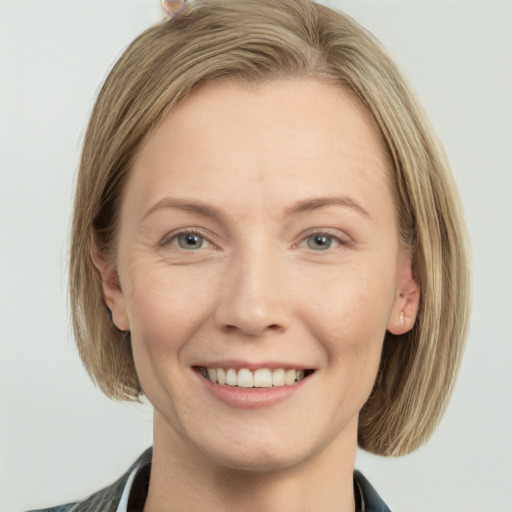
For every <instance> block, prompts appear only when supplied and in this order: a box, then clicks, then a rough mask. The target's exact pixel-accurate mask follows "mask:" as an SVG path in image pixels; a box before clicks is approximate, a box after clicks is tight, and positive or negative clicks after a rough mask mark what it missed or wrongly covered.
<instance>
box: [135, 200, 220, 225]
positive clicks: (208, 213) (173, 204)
mask: <svg viewBox="0 0 512 512" xmlns="http://www.w3.org/2000/svg"><path fill="white" fill-rule="evenodd" d="M168 208H170V209H172V208H175V209H178V210H184V211H187V212H192V213H197V214H199V215H203V216H205V217H212V218H214V219H221V218H222V217H223V215H222V213H221V212H220V211H219V210H217V208H215V207H213V206H210V205H208V204H206V203H203V202H202V201H197V200H191V199H180V198H175V197H174V198H173V197H165V198H164V199H162V200H160V201H158V203H156V204H155V205H154V206H152V207H151V208H150V209H149V210H148V211H147V212H146V213H145V214H144V217H143V219H144V220H145V219H146V218H147V217H149V216H150V215H151V214H153V213H154V212H156V211H158V210H166V209H168Z"/></svg>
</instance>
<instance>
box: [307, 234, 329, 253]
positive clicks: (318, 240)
mask: <svg viewBox="0 0 512 512" xmlns="http://www.w3.org/2000/svg"><path fill="white" fill-rule="evenodd" d="M332 242H333V237H332V236H329V235H321V234H319V235H313V236H310V237H308V238H307V242H306V243H307V244H308V247H309V248H310V249H313V250H314V251H326V250H327V249H330V248H331V246H332Z"/></svg>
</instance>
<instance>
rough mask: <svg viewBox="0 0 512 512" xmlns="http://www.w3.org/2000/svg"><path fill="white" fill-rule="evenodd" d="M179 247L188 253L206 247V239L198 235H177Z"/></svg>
mask: <svg viewBox="0 0 512 512" xmlns="http://www.w3.org/2000/svg"><path fill="white" fill-rule="evenodd" d="M176 241H177V242H178V245H179V246H180V247H181V248H182V249H185V250H187V251H193V250H196V249H201V247H203V245H204V242H205V240H204V238H203V237H202V236H201V235H198V234H196V233H180V234H179V235H176Z"/></svg>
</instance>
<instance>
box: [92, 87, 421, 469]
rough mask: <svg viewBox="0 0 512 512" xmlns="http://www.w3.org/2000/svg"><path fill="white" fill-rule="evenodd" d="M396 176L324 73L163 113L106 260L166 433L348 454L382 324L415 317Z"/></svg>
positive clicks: (257, 460) (277, 462)
mask: <svg viewBox="0 0 512 512" xmlns="http://www.w3.org/2000/svg"><path fill="white" fill-rule="evenodd" d="M388 176H389V162H388V158H387V156H386V152H385V150H384V148H383V144H382V142H381V140H380V138H379V136H378V134H377V131H376V129H375V128H374V126H373V124H372V122H371V120H370V118H369V116H368V115H367V114H366V112H365V111H364V110H363V108H362V107H360V106H359V104H358V103H357V102H356V101H355V100H354V99H353V98H352V97H351V96H350V95H349V94H348V93H347V92H344V91H343V90H341V89H339V88H335V87H333V86H329V85H326V84H321V83H317V82H314V81H305V80H303V81H300V80H297V81H292V80H289V81H276V82H273V83H270V84H266V85H262V86H256V87H251V88H249V87H247V86H242V85H238V84H226V83H223V84H221V85H217V86H211V85H210V86H204V87H203V88H201V89H199V90H197V91H196V92H195V93H193V94H192V95H191V96H189V97H188V98H187V99H186V100H184V101H183V102H182V103H180V104H179V105H178V106H177V108H175V109H174V110H173V112H172V113H171V114H170V115H169V117H168V118H167V119H165V121H164V122H163V123H162V124H161V126H160V127H159V128H158V129H157V130H156V132H155V133H154V134H153V135H152V136H151V138H150V139H149V140H148V141H147V143H146V144H145V145H144V147H143V148H142V150H141V151H140V153H139V155H138V158H137V159H136V161H135V163H134V165H133V170H132V174H131V176H130V179H129V182H128V184H127V186H126V190H125V195H124V198H123V203H122V210H121V216H120V219H121V220H120V230H119V246H118V253H117V256H116V262H115V266H114V265H113V264H107V265H104V266H103V267H101V264H100V265H99V267H101V268H100V271H101V272H102V276H103V282H104V292H105V299H106V302H107V304H108V305H109V307H110V308H111V309H112V311H113V318H114V322H115V323H116V325H117V326H118V327H119V328H121V329H123V330H129V331H130V332H131V340H132V345H133V353H134V359H135V364H136V368H137V373H138V376H139V379H140V382H141V385H142V387H143V390H144V392H145V394H146V395H147V397H148V398H149V400H150V401H151V403H152V404H153V406H154V408H155V435H156V437H157V438H158V437H160V438H166V439H172V440H173V443H176V444H178V445H180V446H182V447H184V449H186V450H188V452H189V453H196V454H200V455H201V457H203V458H205V460H208V461H209V462H211V463H213V464H218V465H221V466H226V467H232V468H244V469H257V470H263V469H275V468H279V467H288V466H292V465H293V464H298V463H300V462H301V461H304V460H307V459H308V458H311V457H313V456H315V455H318V454H321V453H324V452H325V453H328V452H329V450H330V451H331V452H334V451H343V450H347V449H353V450H355V446H356V435H357V418H358V413H359V411H360V409H361V408H362V406H363V404H364V403H365V401H366V399H367V398H368V396H369V393H370V391H371V389H372V386H373V383H374V380H375V377H376V373H377V370H378V366H379V360H380V355H381V349H382V343H383V339H384V335H385V332H386V329H389V330H390V331H391V332H393V333H395V334H401V333H402V332H405V331H406V330H408V328H410V326H412V324H411V322H412V323H413V322H414V316H415V313H416V310H415V307H414V304H413V302H414V301H413V300H411V297H412V296H413V290H416V291H417V288H416V287H415V284H414V282H413V281H412V277H411V264H410V259H409V257H408V255H407V254H405V253H404V252H403V251H402V250H401V248H400V244H399V238H398V229H397V221H396V214H395V211H394V205H393V200H392V194H391V191H390V186H389V183H388ZM114 273H115V277H113V276H114ZM414 293H416V292H414Z"/></svg>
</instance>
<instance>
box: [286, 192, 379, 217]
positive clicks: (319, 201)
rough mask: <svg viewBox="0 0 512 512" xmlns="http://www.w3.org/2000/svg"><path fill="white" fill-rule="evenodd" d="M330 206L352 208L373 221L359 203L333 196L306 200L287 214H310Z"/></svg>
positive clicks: (290, 209)
mask: <svg viewBox="0 0 512 512" xmlns="http://www.w3.org/2000/svg"><path fill="white" fill-rule="evenodd" d="M328 206H342V207H345V208H351V209H353V210H355V211H356V212H358V213H359V214H361V215H363V216H364V217H367V218H368V219H370V220H371V216H370V214H369V213H368V212H367V211H366V210H365V209H364V208H363V207H362V206H361V205H360V204H359V203H357V202H356V201H354V200H353V199H351V198H350V197H348V196H332V197H318V198H313V199H306V200H305V201H300V202H298V203H297V204H295V205H293V206H292V207H290V208H289V209H288V210H287V211H286V214H287V215H294V214H297V213H303V212H310V211H313V210H318V209H320V208H325V207H328Z"/></svg>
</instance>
